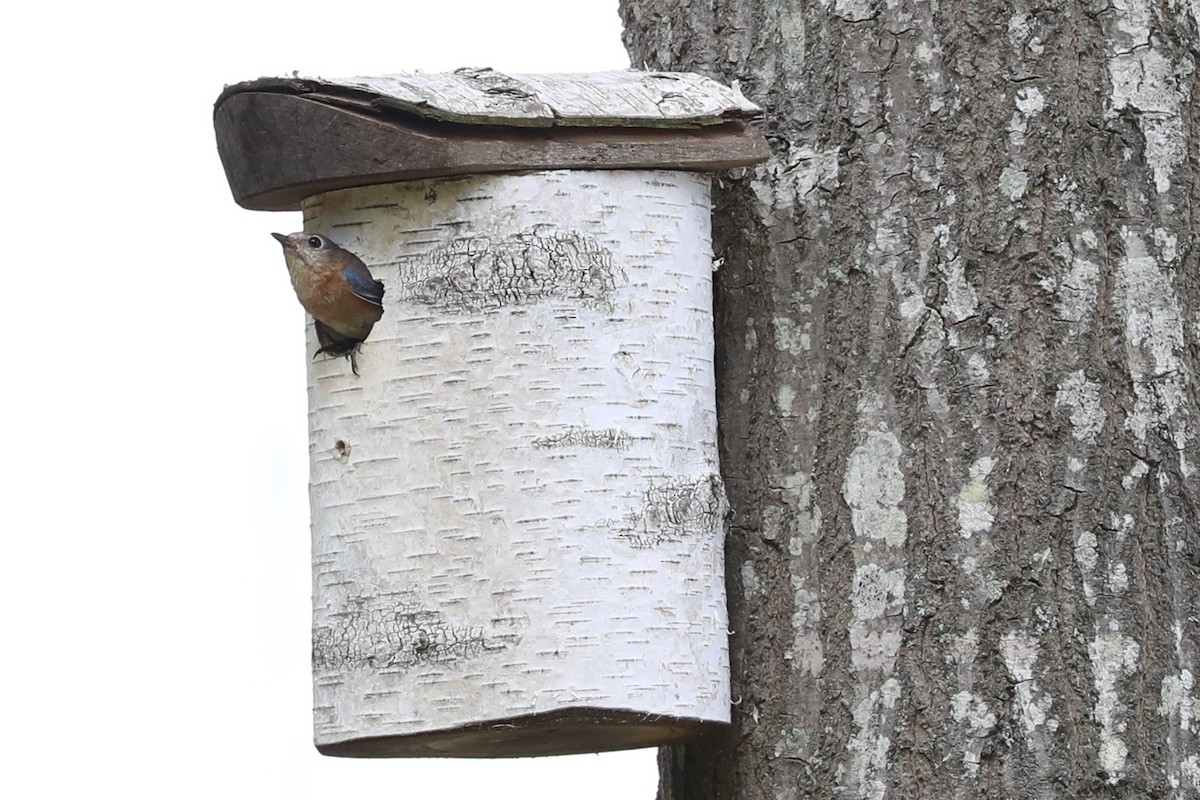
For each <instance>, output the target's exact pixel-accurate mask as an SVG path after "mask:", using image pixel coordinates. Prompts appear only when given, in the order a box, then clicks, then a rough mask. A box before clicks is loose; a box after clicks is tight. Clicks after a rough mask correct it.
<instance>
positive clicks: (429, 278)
mask: <svg viewBox="0 0 1200 800" xmlns="http://www.w3.org/2000/svg"><path fill="white" fill-rule="evenodd" d="M304 212H305V229H306V230H310V231H314V232H320V233H323V234H326V235H328V236H329V237H331V238H332V239H333V240H335V241H336V242H338V243H339V244H340V245H342V246H343V247H346V248H347V249H349V250H351V251H353V252H355V253H357V254H358V255H360V256H361V257H362V258H363V260H364V261H365V262H366V263H367V264H368V266H370V268H371V269H372V271H373V273H374V274H375V276H376V277H377V278H379V279H380V280H382V281H383V282H384V283H385V285H386V296H385V301H384V307H385V313H384V316H383V319H382V320H381V321H380V323H379V324H377V325H376V327H375V330H374V332H373V333H372V335H371V337H370V338H369V339H368V341H367V342H366V344H365V345H364V347H363V349H362V352H361V353H360V354H359V356H358V363H359V369H360V372H361V376H360V377H355V376H354V375H353V374H351V371H350V368H349V365H348V364H347V363H346V362H345V361H344V360H342V359H326V358H325V357H323V356H322V357H319V358H318V359H317V360H315V361H313V362H311V367H310V372H309V376H310V382H309V402H310V428H311V504H312V524H313V568H314V574H313V594H314V610H313V639H314V652H313V658H314V693H315V703H314V704H315V711H314V714H315V722H314V724H315V733H316V740H317V744H318V746H321V745H329V744H334V743H339V742H346V741H351V740H358V739H362V738H366V737H383V736H388V737H394V736H401V737H402V736H408V735H412V734H427V733H430V732H438V731H452V730H454V729H456V728H460V727H463V726H471V725H477V724H479V723H484V722H493V723H496V724H497V725H499V724H502V723H503V722H504V721H505V720H510V719H512V718H517V717H523V716H525V715H531V714H546V713H550V712H562V711H564V710H571V709H609V710H619V711H627V712H633V713H635V714H643V715H661V716H662V717H663V718H664V719H663V723H664V724H669V723H670V722H671V721H672V720H679V719H685V720H703V721H715V722H724V721H727V720H728V714H729V691H728V683H727V673H728V666H727V644H726V612H725V595H724V583H723V535H724V534H723V530H724V514H725V511H724V508H725V506H724V492H723V489H722V487H721V483H720V479H719V477H718V468H717V449H716V418H715V407H714V385H713V367H712V352H713V339H712V320H711V265H712V254H711V244H710V240H709V233H710V223H709V179H708V178H707V177H706V176H698V175H694V174H689V173H681V172H622V171H609V172H573V171H556V172H548V173H535V174H529V175H497V176H483V177H470V178H457V179H439V180H428V181H420V182H413V183H405V184H393V185H386V186H376V187H367V188H362V189H353V190H346V191H340V192H333V193H328V194H325V195H319V196H315V197H312V198H310V199H309V200H308V201H307V202H306V204H305V207H304ZM315 349H316V343H315V338H314V337H313V335H312V331H311V326H310V336H309V350H308V352H309V353H312V352H314V351H315ZM642 743H646V742H642ZM559 746H560V747H561V749H563V750H570V749H572V746H571V744H570V742H569V741H564V742H562V743H560V745H559ZM614 746H627V745H626V744H623V743H622V742H620V741H616V742H614ZM396 747H397V748H398V749H399V750H403V745H402V744H399V745H397V746H396ZM587 749H593V748H591V747H589V748H587ZM477 754H478V753H477Z"/></svg>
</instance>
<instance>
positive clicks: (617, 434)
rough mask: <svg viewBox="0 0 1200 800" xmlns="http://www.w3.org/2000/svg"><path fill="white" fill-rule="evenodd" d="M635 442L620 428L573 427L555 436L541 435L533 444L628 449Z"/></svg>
mask: <svg viewBox="0 0 1200 800" xmlns="http://www.w3.org/2000/svg"><path fill="white" fill-rule="evenodd" d="M632 443H633V437H631V436H630V435H629V434H628V433H626V432H625V431H623V430H621V429H620V428H604V429H602V430H595V429H592V428H578V427H572V428H568V429H567V430H565V431H563V432H562V433H558V434H555V435H553V436H539V437H538V438H536V439H534V440H533V446H534V447H536V448H538V449H549V448H555V447H595V448H599V449H602V450H627V449H629V446H630V444H632Z"/></svg>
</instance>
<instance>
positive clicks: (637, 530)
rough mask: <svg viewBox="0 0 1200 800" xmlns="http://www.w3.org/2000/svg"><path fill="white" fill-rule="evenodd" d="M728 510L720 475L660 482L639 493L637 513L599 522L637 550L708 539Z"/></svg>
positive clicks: (721, 522) (722, 521)
mask: <svg viewBox="0 0 1200 800" xmlns="http://www.w3.org/2000/svg"><path fill="white" fill-rule="evenodd" d="M728 508H729V505H728V502H727V501H726V499H725V484H724V483H723V482H722V480H721V478H720V476H718V475H709V476H705V477H703V478H700V479H699V480H694V481H688V480H664V481H659V482H654V483H652V484H651V485H650V486H649V487H647V488H646V489H645V490H644V491H643V492H642V503H641V506H640V508H639V509H638V510H637V511H632V512H629V513H626V514H625V516H623V517H621V518H620V519H618V520H615V521H605V522H604V523H602V524H603V525H606V526H607V527H609V528H610V529H611V530H614V531H616V533H617V534H618V535H619V536H621V537H622V538H624V539H625V540H626V541H628V542H629V543H630V544H632V545H633V546H634V547H636V548H638V549H648V548H651V547H656V546H658V545H661V544H664V543H666V542H678V541H681V540H682V539H684V538H685V537H689V536H708V535H711V534H712V532H713V531H714V530H717V529H718V528H719V527H720V526H723V525H724V522H725V514H726V511H727V509H728Z"/></svg>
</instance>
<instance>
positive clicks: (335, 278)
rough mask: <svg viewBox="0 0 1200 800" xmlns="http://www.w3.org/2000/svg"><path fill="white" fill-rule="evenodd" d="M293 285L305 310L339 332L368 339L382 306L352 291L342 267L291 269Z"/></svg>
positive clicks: (380, 315)
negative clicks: (317, 269) (321, 269)
mask: <svg viewBox="0 0 1200 800" xmlns="http://www.w3.org/2000/svg"><path fill="white" fill-rule="evenodd" d="M292 285H293V286H294V287H295V289H296V296H297V297H299V298H300V304H301V305H302V306H304V310H305V311H307V312H308V313H309V314H311V315H312V316H313V318H314V319H319V320H321V322H324V323H325V324H326V325H328V326H329V327H331V328H333V329H334V330H335V331H337V332H338V333H341V334H344V335H346V336H353V337H355V338H360V339H365V338H366V337H367V334H369V333H370V332H371V326H373V325H374V324H375V323H376V322H378V321H379V318H380V317H382V316H383V309H382V308H380V307H379V306H377V305H375V304H374V303H370V302H368V301H366V300H363V299H362V298H361V297H358V296H357V295H355V294H354V293H353V292H352V291H350V287H349V286H347V285H346V280H345V279H344V278H343V277H342V273H341V270H340V269H334V270H329V271H321V272H318V271H316V270H308V269H299V270H294V271H292Z"/></svg>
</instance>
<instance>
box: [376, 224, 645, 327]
mask: <svg viewBox="0 0 1200 800" xmlns="http://www.w3.org/2000/svg"><path fill="white" fill-rule="evenodd" d="M394 263H395V265H396V267H397V272H398V275H399V287H398V288H397V289H396V290H395V291H396V293H397V296H398V298H399V299H400V300H401V301H408V302H415V303H421V304H424V305H429V306H433V307H434V308H436V309H438V310H439V311H445V312H451V313H469V312H478V311H487V310H492V309H499V308H504V307H511V306H522V305H528V304H531V303H537V302H539V301H541V300H547V299H553V298H560V299H570V300H574V301H578V302H580V303H582V304H583V305H587V306H604V305H606V304H607V303H608V301H609V299H610V298H611V296H612V293H613V292H614V291H615V290H616V288H617V285H618V283H620V284H622V285H623V284H624V283H625V281H626V276H625V275H624V273H623V272H622V271H621V270H620V268H618V267H617V266H615V265H614V263H613V258H612V253H611V252H609V251H608V250H606V249H605V248H603V247H601V246H600V244H599V243H598V242H597V241H596V240H594V239H592V238H590V237H588V236H585V235H583V234H581V233H577V232H574V231H555V232H552V233H546V232H542V231H537V230H529V231H522V232H520V233H515V234H512V235H510V236H505V237H502V238H498V239H492V238H490V237H487V236H468V237H464V238H460V239H457V240H456V241H454V242H451V243H450V244H449V245H446V246H444V247H439V248H437V249H436V250H433V251H432V252H430V253H426V254H423V255H419V256H416V255H414V256H404V257H402V258H400V259H398V260H397V261H396V262H394Z"/></svg>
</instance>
